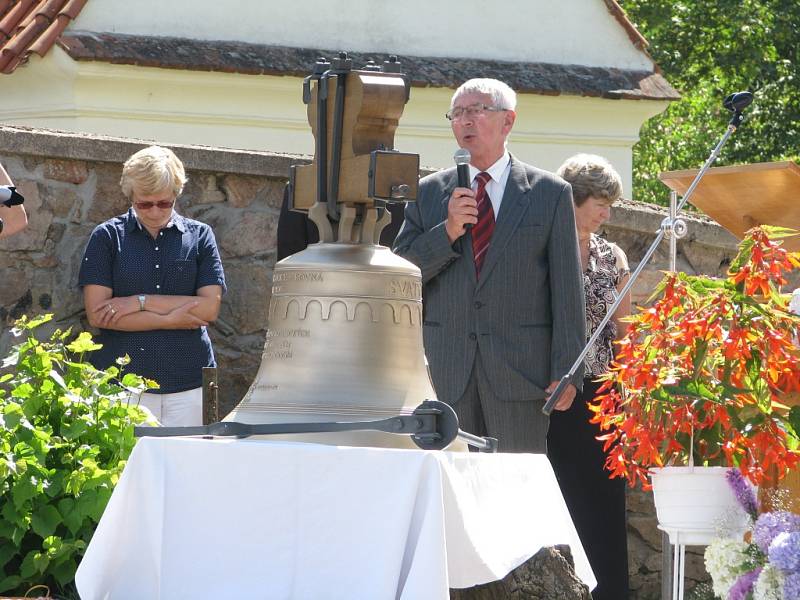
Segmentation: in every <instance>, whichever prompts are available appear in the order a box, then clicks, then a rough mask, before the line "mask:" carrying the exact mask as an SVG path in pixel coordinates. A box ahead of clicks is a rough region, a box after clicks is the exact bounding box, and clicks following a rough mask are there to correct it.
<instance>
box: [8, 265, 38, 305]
mask: <svg viewBox="0 0 800 600" xmlns="http://www.w3.org/2000/svg"><path fill="white" fill-rule="evenodd" d="M33 275H34V272H33V269H32V268H31V267H30V266H29V265H21V266H20V267H18V268H4V269H3V282H2V285H0V306H3V307H6V308H10V307H11V306H13V305H14V304H15V303H16V302H17V301H18V300H19V298H20V297H21V296H22V295H23V294H24V293H25V291H26V290H29V289H30V288H31V284H32V282H33Z"/></svg>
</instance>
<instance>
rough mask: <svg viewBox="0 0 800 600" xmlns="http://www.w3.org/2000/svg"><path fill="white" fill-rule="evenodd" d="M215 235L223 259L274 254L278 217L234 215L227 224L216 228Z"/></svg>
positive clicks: (260, 213) (244, 213) (251, 213)
mask: <svg viewBox="0 0 800 600" xmlns="http://www.w3.org/2000/svg"><path fill="white" fill-rule="evenodd" d="M214 234H215V235H216V237H217V244H219V246H220V247H221V248H222V250H223V258H228V257H236V256H254V255H259V254H264V253H267V252H274V251H275V248H276V246H277V234H278V215H273V214H269V213H264V212H256V211H242V212H240V213H233V214H231V217H230V219H229V220H228V221H227V223H226V224H223V225H221V226H219V227H216V228H215V231H214Z"/></svg>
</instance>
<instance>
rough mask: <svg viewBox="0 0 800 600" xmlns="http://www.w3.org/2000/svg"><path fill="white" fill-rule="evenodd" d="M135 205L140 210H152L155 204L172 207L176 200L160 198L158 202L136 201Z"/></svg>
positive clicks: (160, 206) (159, 206)
mask: <svg viewBox="0 0 800 600" xmlns="http://www.w3.org/2000/svg"><path fill="white" fill-rule="evenodd" d="M133 205H134V206H135V207H136V208H138V209H139V210H150V209H151V208H153V207H154V206H157V207H158V208H172V207H173V206H174V205H175V200H159V201H158V202H134V203H133Z"/></svg>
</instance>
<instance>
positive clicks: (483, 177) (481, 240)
mask: <svg viewBox="0 0 800 600" xmlns="http://www.w3.org/2000/svg"><path fill="white" fill-rule="evenodd" d="M475 179H477V180H478V190H477V192H476V193H475V199H476V200H477V202H478V222H477V223H476V224H475V225H474V226H473V227H472V255H473V256H474V257H475V273H476V275H477V276H478V277H480V276H481V267H482V266H483V261H484V259H485V258H486V253H487V252H488V251H489V242H490V241H491V239H492V232H494V209H493V208H492V201H491V200H490V199H489V194H488V193H487V192H486V184H487V183H489V181H491V179H492V176H491V175H489V174H488V173H486V172H483V173H478V175H476V177H475Z"/></svg>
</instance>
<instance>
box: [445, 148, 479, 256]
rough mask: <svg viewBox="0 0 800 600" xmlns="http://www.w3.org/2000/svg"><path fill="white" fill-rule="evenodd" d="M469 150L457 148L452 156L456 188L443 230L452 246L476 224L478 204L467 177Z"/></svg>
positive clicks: (451, 196) (448, 204) (451, 197)
mask: <svg viewBox="0 0 800 600" xmlns="http://www.w3.org/2000/svg"><path fill="white" fill-rule="evenodd" d="M471 158H472V157H471V156H470V153H469V150H467V149H465V148H459V149H458V150H456V153H455V154H454V155H453V159H454V160H455V161H456V172H457V174H458V187H457V188H456V189H454V190H453V193H452V194H451V195H450V201H449V202H448V203H447V222H446V223H445V230H446V231H447V239H448V240H450V243H451V244H452V243H453V242H455V241H456V240H457V239H458V238H460V237H461V236H462V235H464V234H465V233H466V232H467V230H468V229H469V228H470V227H472V226H473V225H475V224H476V223H477V222H478V202H477V200H476V199H475V192H473V191H472V187H471V185H470V183H471V182H470V177H469V161H470V159H471Z"/></svg>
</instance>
